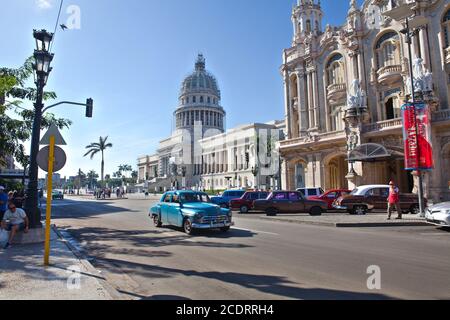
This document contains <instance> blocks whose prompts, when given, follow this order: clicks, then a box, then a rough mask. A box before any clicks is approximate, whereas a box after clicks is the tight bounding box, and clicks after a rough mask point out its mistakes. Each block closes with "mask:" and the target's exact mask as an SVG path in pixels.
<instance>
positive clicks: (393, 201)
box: [387, 181, 402, 220]
mask: <svg viewBox="0 0 450 320" xmlns="http://www.w3.org/2000/svg"><path fill="white" fill-rule="evenodd" d="M399 193H400V190H399V188H398V187H397V186H396V185H395V183H394V181H391V182H390V183H389V197H388V199H387V201H388V220H391V215H392V211H393V209H394V207H395V209H396V210H397V214H398V217H397V218H395V219H397V220H401V219H402V209H401V208H400V196H399Z"/></svg>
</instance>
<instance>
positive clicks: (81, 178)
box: [75, 169, 86, 195]
mask: <svg viewBox="0 0 450 320" xmlns="http://www.w3.org/2000/svg"><path fill="white" fill-rule="evenodd" d="M85 181H86V174H85V173H84V172H83V171H81V169H78V173H77V177H76V178H75V186H76V188H77V194H78V195H80V189H81V187H82V186H83V185H84V183H85Z"/></svg>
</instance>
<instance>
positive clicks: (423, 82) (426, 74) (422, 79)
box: [406, 58, 433, 94]
mask: <svg viewBox="0 0 450 320" xmlns="http://www.w3.org/2000/svg"><path fill="white" fill-rule="evenodd" d="M413 78H414V91H415V92H416V93H424V92H430V91H432V90H433V74H432V73H431V72H430V71H428V69H427V68H425V66H424V65H423V59H422V58H416V59H414V61H413ZM406 79H407V80H406V84H407V88H406V92H407V93H408V94H411V78H410V77H409V76H408V77H407V78H406Z"/></svg>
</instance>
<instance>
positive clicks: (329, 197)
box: [308, 189, 352, 210]
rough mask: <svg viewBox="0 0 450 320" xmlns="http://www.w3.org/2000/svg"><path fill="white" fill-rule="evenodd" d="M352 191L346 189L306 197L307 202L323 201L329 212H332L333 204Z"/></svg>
mask: <svg viewBox="0 0 450 320" xmlns="http://www.w3.org/2000/svg"><path fill="white" fill-rule="evenodd" d="M351 192H352V191H351V190H347V189H333V190H329V191H327V192H325V193H324V194H322V195H320V196H310V197H308V199H309V200H322V201H325V202H326V203H327V205H328V209H329V210H333V203H334V202H335V201H336V199H338V198H339V197H342V196H345V195H348V194H350V193H351Z"/></svg>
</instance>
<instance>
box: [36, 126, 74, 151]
mask: <svg viewBox="0 0 450 320" xmlns="http://www.w3.org/2000/svg"><path fill="white" fill-rule="evenodd" d="M51 136H54V137H55V145H57V146H65V145H67V143H66V141H64V138H63V137H62V135H61V132H59V129H58V127H57V126H56V125H55V124H54V123H52V124H51V125H50V127H49V128H48V130H47V132H46V133H45V134H44V136H43V137H42V139H41V142H39V144H40V145H49V144H50V137H51ZM47 151H48V150H47Z"/></svg>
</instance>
